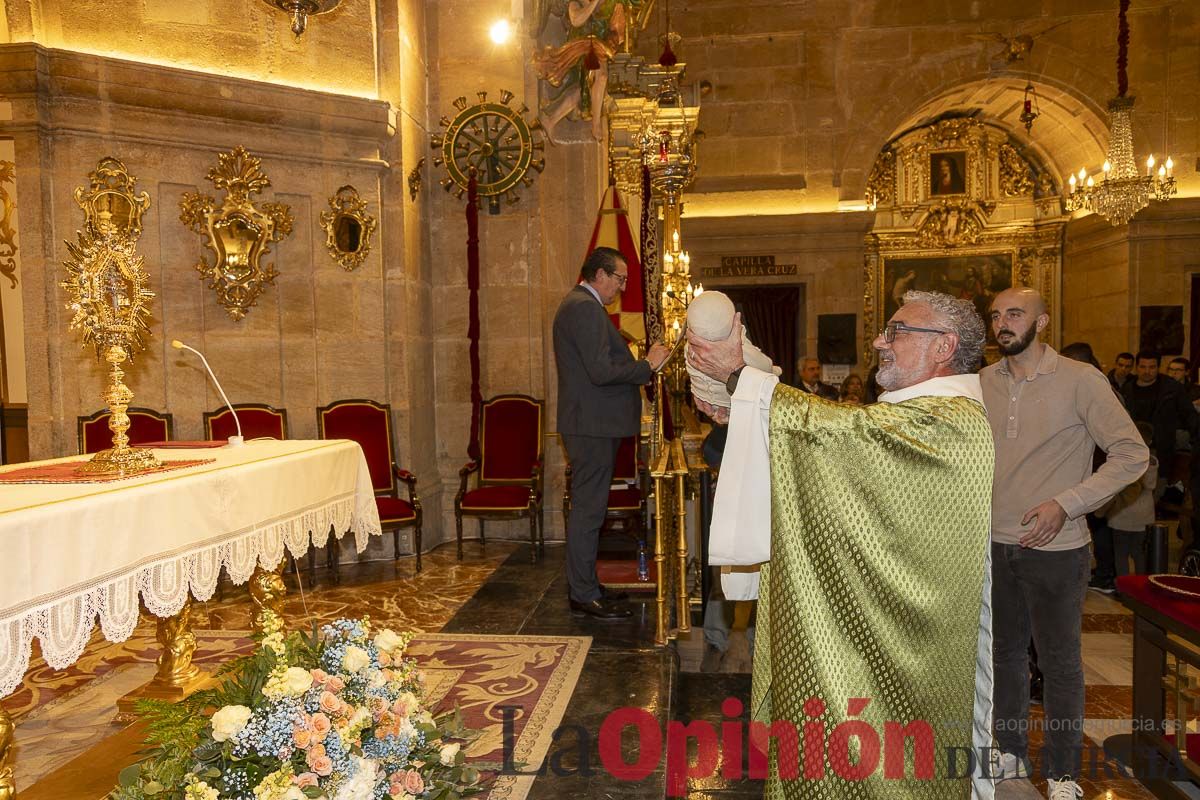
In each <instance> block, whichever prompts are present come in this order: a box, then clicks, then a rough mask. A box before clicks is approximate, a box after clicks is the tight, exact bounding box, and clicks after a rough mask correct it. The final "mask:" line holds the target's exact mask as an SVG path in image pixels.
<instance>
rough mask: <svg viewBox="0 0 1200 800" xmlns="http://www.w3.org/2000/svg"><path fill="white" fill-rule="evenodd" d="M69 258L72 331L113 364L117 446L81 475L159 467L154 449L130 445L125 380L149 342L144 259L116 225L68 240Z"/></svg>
mask: <svg viewBox="0 0 1200 800" xmlns="http://www.w3.org/2000/svg"><path fill="white" fill-rule="evenodd" d="M67 250H68V252H69V253H70V258H69V259H68V260H67V261H66V262H64V263H63V266H64V267H65V268H66V270H67V278H66V279H65V280H64V281H63V282H62V283H61V284H60V286H62V288H63V289H65V290H66V291H67V292H68V294H69V295H70V302H69V303H68V304H67V308H68V309H69V310H70V311H71V312H73V313H74V317H73V318H72V319H71V324H70V328H71V330H80V331H82V332H83V343H84V345H85V346H87V345H89V344H90V345H93V346H94V347H95V348H96V355H97V357H99V358H102V359H104V360H105V361H107V362H108V364H109V382H108V386H107V387H106V388H105V390H104V392H103V393H102V395H101V397H102V398H103V399H104V401H105V404H106V405H107V406H108V410H109V412H110V416H109V420H108V427H109V429H110V430H111V431H112V432H113V446H112V447H111V448H109V449H107V450H102V451H100V452H99V453H96V455H94V456H93V457H92V460H91V461H88V462H86V463H85V464H83V465H82V466H80V467H79V468H78V470H76V471H77V472H79V473H80V474H93V475H132V474H136V473H138V472H144V471H146V470H149V469H153V468H155V467H158V466H160V463H159V461H158V459H156V458H155V457H154V453H153V451H151V450H145V449H142V448H136V447H130V446H129V436H128V431H129V415H128V414H127V413H126V412H127V411H128V409H129V404H130V402H131V401H132V400H133V392H132V391H131V390H130V389H129V387H128V386H126V385H125V381H124V378H125V371H124V370H123V369H121V365H122V364H124V363H125V361H126V360H127V359H128V358H129V357H130V356H131V355H132V354H133V353H135V352H137V351H139V350H141V349H142V348H143V347H144V346H145V339H144V336H145V334H146V333H148V332H149V326H148V324H147V322H148V320H149V318H150V308H149V303H150V300H151V299H152V298H153V297H154V293H153V292H151V291H148V290H147V289H146V286H147V283H148V280H147V275H146V270H145V267H144V265H143V263H142V259H141V257H140V256H138V255H137V254H136V253H135V252H134V240H133V239H131V238H130V237H129V236H128V235H126V234H124V233H121V232H119V231H117V230H115V229H111V228H110V229H108V230H105V231H102V232H98V231H90V232H87V233H80V234H79V242H78V243H77V244H76V243H72V242H67Z"/></svg>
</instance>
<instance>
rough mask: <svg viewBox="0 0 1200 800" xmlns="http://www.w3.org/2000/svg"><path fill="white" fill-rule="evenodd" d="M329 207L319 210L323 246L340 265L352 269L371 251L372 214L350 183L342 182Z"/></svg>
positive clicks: (330, 199) (373, 230) (373, 224)
mask: <svg viewBox="0 0 1200 800" xmlns="http://www.w3.org/2000/svg"><path fill="white" fill-rule="evenodd" d="M329 209H330V210H329V211H322V212H321V227H322V228H324V229H325V246H326V247H327V248H329V254H330V255H331V256H333V260H334V261H336V262H338V263H339V264H341V265H342V269H344V270H346V271H347V272H352V271H353V270H355V269H356V268H358V267H360V266H362V263H363V261H365V260H366V258H367V254H368V253H370V252H371V237H372V236H374V235H375V225H376V220H375V217H373V216H371V214H369V213H368V212H367V201H366V200H363V199H362V198H360V197H359V196H358V190H357V189H355V188H354V187H353V186H349V185H347V186H343V187H341V188H340V189H338V190H337V192H336V193H335V194H334V195H333V197H331V198H329Z"/></svg>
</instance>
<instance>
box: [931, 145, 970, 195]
mask: <svg viewBox="0 0 1200 800" xmlns="http://www.w3.org/2000/svg"><path fill="white" fill-rule="evenodd" d="M966 193H967V151H966V150H947V151H945V152H942V153H930V154H929V194H930V196H931V197H940V196H944V195H951V194H966Z"/></svg>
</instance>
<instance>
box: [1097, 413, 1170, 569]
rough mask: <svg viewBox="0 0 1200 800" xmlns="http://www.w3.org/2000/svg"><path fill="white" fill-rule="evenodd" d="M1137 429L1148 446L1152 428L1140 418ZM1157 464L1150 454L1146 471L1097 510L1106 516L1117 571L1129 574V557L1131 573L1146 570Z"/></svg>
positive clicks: (1152, 519) (1152, 522)
mask: <svg viewBox="0 0 1200 800" xmlns="http://www.w3.org/2000/svg"><path fill="white" fill-rule="evenodd" d="M1137 429H1138V433H1140V434H1141V435H1142V439H1143V441H1145V442H1146V446H1147V447H1149V446H1150V440H1151V439H1152V438H1153V437H1154V429H1153V428H1151V427H1150V426H1149V425H1147V424H1146V423H1144V422H1139V423H1138V424H1137ZM1157 466H1158V465H1157V464H1156V463H1155V460H1154V456H1150V466H1149V468H1147V469H1146V474H1144V475H1143V476H1142V477H1141V479H1140V480H1136V481H1134V482H1133V483H1131V484H1129V485H1128V486H1126V487H1125V488H1124V489H1122V490H1121V491H1120V492H1117V496H1116V497H1114V498H1113V499H1112V502H1111V503H1110V504H1109V505H1108V507H1107V508H1104V509H1101V510H1100V511H1098V512H1097V514H1100V513H1101V512H1103V514H1104V516H1105V517H1106V518H1107V519H1108V527H1109V528H1111V529H1112V532H1113V542H1114V544H1115V545H1116V548H1115V551H1116V567H1117V574H1118V575H1128V574H1129V560H1130V558H1132V559H1133V574H1135V575H1145V574H1146V529H1147V528H1148V527H1150V526H1151V525H1153V524H1154V484H1155V481H1156V480H1157V477H1156V476H1157V473H1158V470H1157V469H1156V467H1157Z"/></svg>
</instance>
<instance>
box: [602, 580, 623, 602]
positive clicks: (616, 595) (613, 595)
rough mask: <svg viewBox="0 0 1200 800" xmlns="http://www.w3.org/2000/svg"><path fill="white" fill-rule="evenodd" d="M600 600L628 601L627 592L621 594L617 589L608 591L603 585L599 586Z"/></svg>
mask: <svg viewBox="0 0 1200 800" xmlns="http://www.w3.org/2000/svg"><path fill="white" fill-rule="evenodd" d="M600 598H601V599H602V600H613V601H618V602H623V601H625V600H628V599H629V592H622V591H621V590H619V589H610V588H608V587H607V586H605V585H604V584H600Z"/></svg>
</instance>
